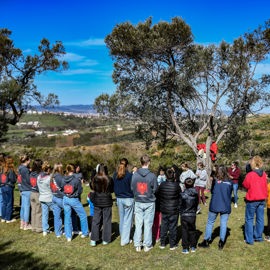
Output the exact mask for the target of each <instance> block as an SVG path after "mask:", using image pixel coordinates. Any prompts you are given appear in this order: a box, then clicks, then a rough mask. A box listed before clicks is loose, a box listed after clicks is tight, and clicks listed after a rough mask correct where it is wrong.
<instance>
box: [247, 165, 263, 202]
mask: <svg viewBox="0 0 270 270" xmlns="http://www.w3.org/2000/svg"><path fill="white" fill-rule="evenodd" d="M242 185H243V187H244V188H245V189H246V190H247V194H246V200H247V201H262V200H265V199H266V198H267V175H266V173H265V172H264V171H262V170H254V171H251V172H249V173H248V174H247V175H246V177H245V180H244V182H243V184H242Z"/></svg>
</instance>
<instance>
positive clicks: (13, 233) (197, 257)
mask: <svg viewBox="0 0 270 270" xmlns="http://www.w3.org/2000/svg"><path fill="white" fill-rule="evenodd" d="M88 192H89V187H84V194H83V196H82V202H83V204H84V205H85V210H86V211H87V213H88V214H89V208H88V206H87V203H86V194H87V193H88ZM244 194H245V193H244V192H241V191H239V195H240V196H239V197H240V200H239V207H238V208H237V209H235V208H232V214H231V216H230V218H229V222H228V229H229V230H228V231H229V236H228V239H227V243H226V245H225V247H224V249H223V250H222V251H219V250H218V247H217V245H218V241H219V237H218V230H219V218H218V219H217V221H216V224H215V227H214V229H215V230H214V234H213V237H214V239H213V243H212V244H211V246H210V248H209V249H202V248H201V249H200V248H198V249H197V251H196V253H190V254H187V255H186V254H182V253H181V251H182V249H181V247H179V248H178V249H177V250H174V251H170V250H169V246H166V249H164V250H160V249H159V247H158V244H157V245H155V246H154V248H153V249H152V250H151V251H149V252H148V253H145V252H144V251H142V252H140V253H137V252H135V249H134V247H133V245H132V244H131V245H129V246H126V247H121V246H120V239H119V234H118V213H117V207H116V206H113V237H112V239H113V241H112V243H110V244H109V245H108V246H102V245H97V246H96V247H90V246H89V239H81V238H80V237H76V238H73V240H72V242H69V243H68V242H67V241H66V239H65V238H59V239H57V238H56V237H55V235H54V234H50V235H48V236H46V237H43V236H42V234H34V233H32V232H31V231H22V230H20V229H19V220H18V221H17V222H15V223H11V224H6V223H0V269H1V270H4V269H39V270H40V269H219V268H220V269H237V270H239V269H245V270H246V269H260V270H261V269H269V262H268V261H269V254H270V253H269V252H270V243H268V242H266V241H264V242H262V243H255V244H254V245H253V246H249V245H246V244H245V243H244V241H243V231H242V226H243V224H244V211H245V204H244V201H243V197H244ZM208 195H209V194H208ZM207 201H208V203H209V199H208V200H207ZM18 206H19V194H18V191H17V190H16V192H15V208H16V215H18V210H19V207H18ZM207 212H208V207H203V209H202V213H201V214H199V215H198V216H197V229H198V236H199V242H201V241H202V239H203V235H204V229H205V224H206V219H207Z"/></svg>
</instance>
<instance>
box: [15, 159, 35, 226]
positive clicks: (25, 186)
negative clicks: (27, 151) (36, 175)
mask: <svg viewBox="0 0 270 270" xmlns="http://www.w3.org/2000/svg"><path fill="white" fill-rule="evenodd" d="M30 161H31V160H30V158H29V157H28V156H27V155H23V156H21V157H20V162H21V164H20V166H19V169H18V172H19V175H18V187H19V190H20V192H21V200H22V202H21V211H20V218H21V224H20V229H22V230H32V226H31V224H30V223H29V220H30V208H31V206H30V196H31V190H32V187H31V184H30V170H29V164H30Z"/></svg>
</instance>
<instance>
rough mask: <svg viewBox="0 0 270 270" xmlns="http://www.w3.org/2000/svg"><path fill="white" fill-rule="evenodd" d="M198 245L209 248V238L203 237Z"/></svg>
mask: <svg viewBox="0 0 270 270" xmlns="http://www.w3.org/2000/svg"><path fill="white" fill-rule="evenodd" d="M198 247H202V248H209V247H210V245H209V240H206V239H204V240H203V241H202V242H201V243H199V244H198Z"/></svg>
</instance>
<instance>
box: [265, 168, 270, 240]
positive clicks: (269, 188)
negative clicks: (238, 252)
mask: <svg viewBox="0 0 270 270" xmlns="http://www.w3.org/2000/svg"><path fill="white" fill-rule="evenodd" d="M269 173H270V172H267V175H269ZM267 193H268V198H267V227H266V231H265V240H266V241H267V242H270V178H269V176H268V184H267Z"/></svg>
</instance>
